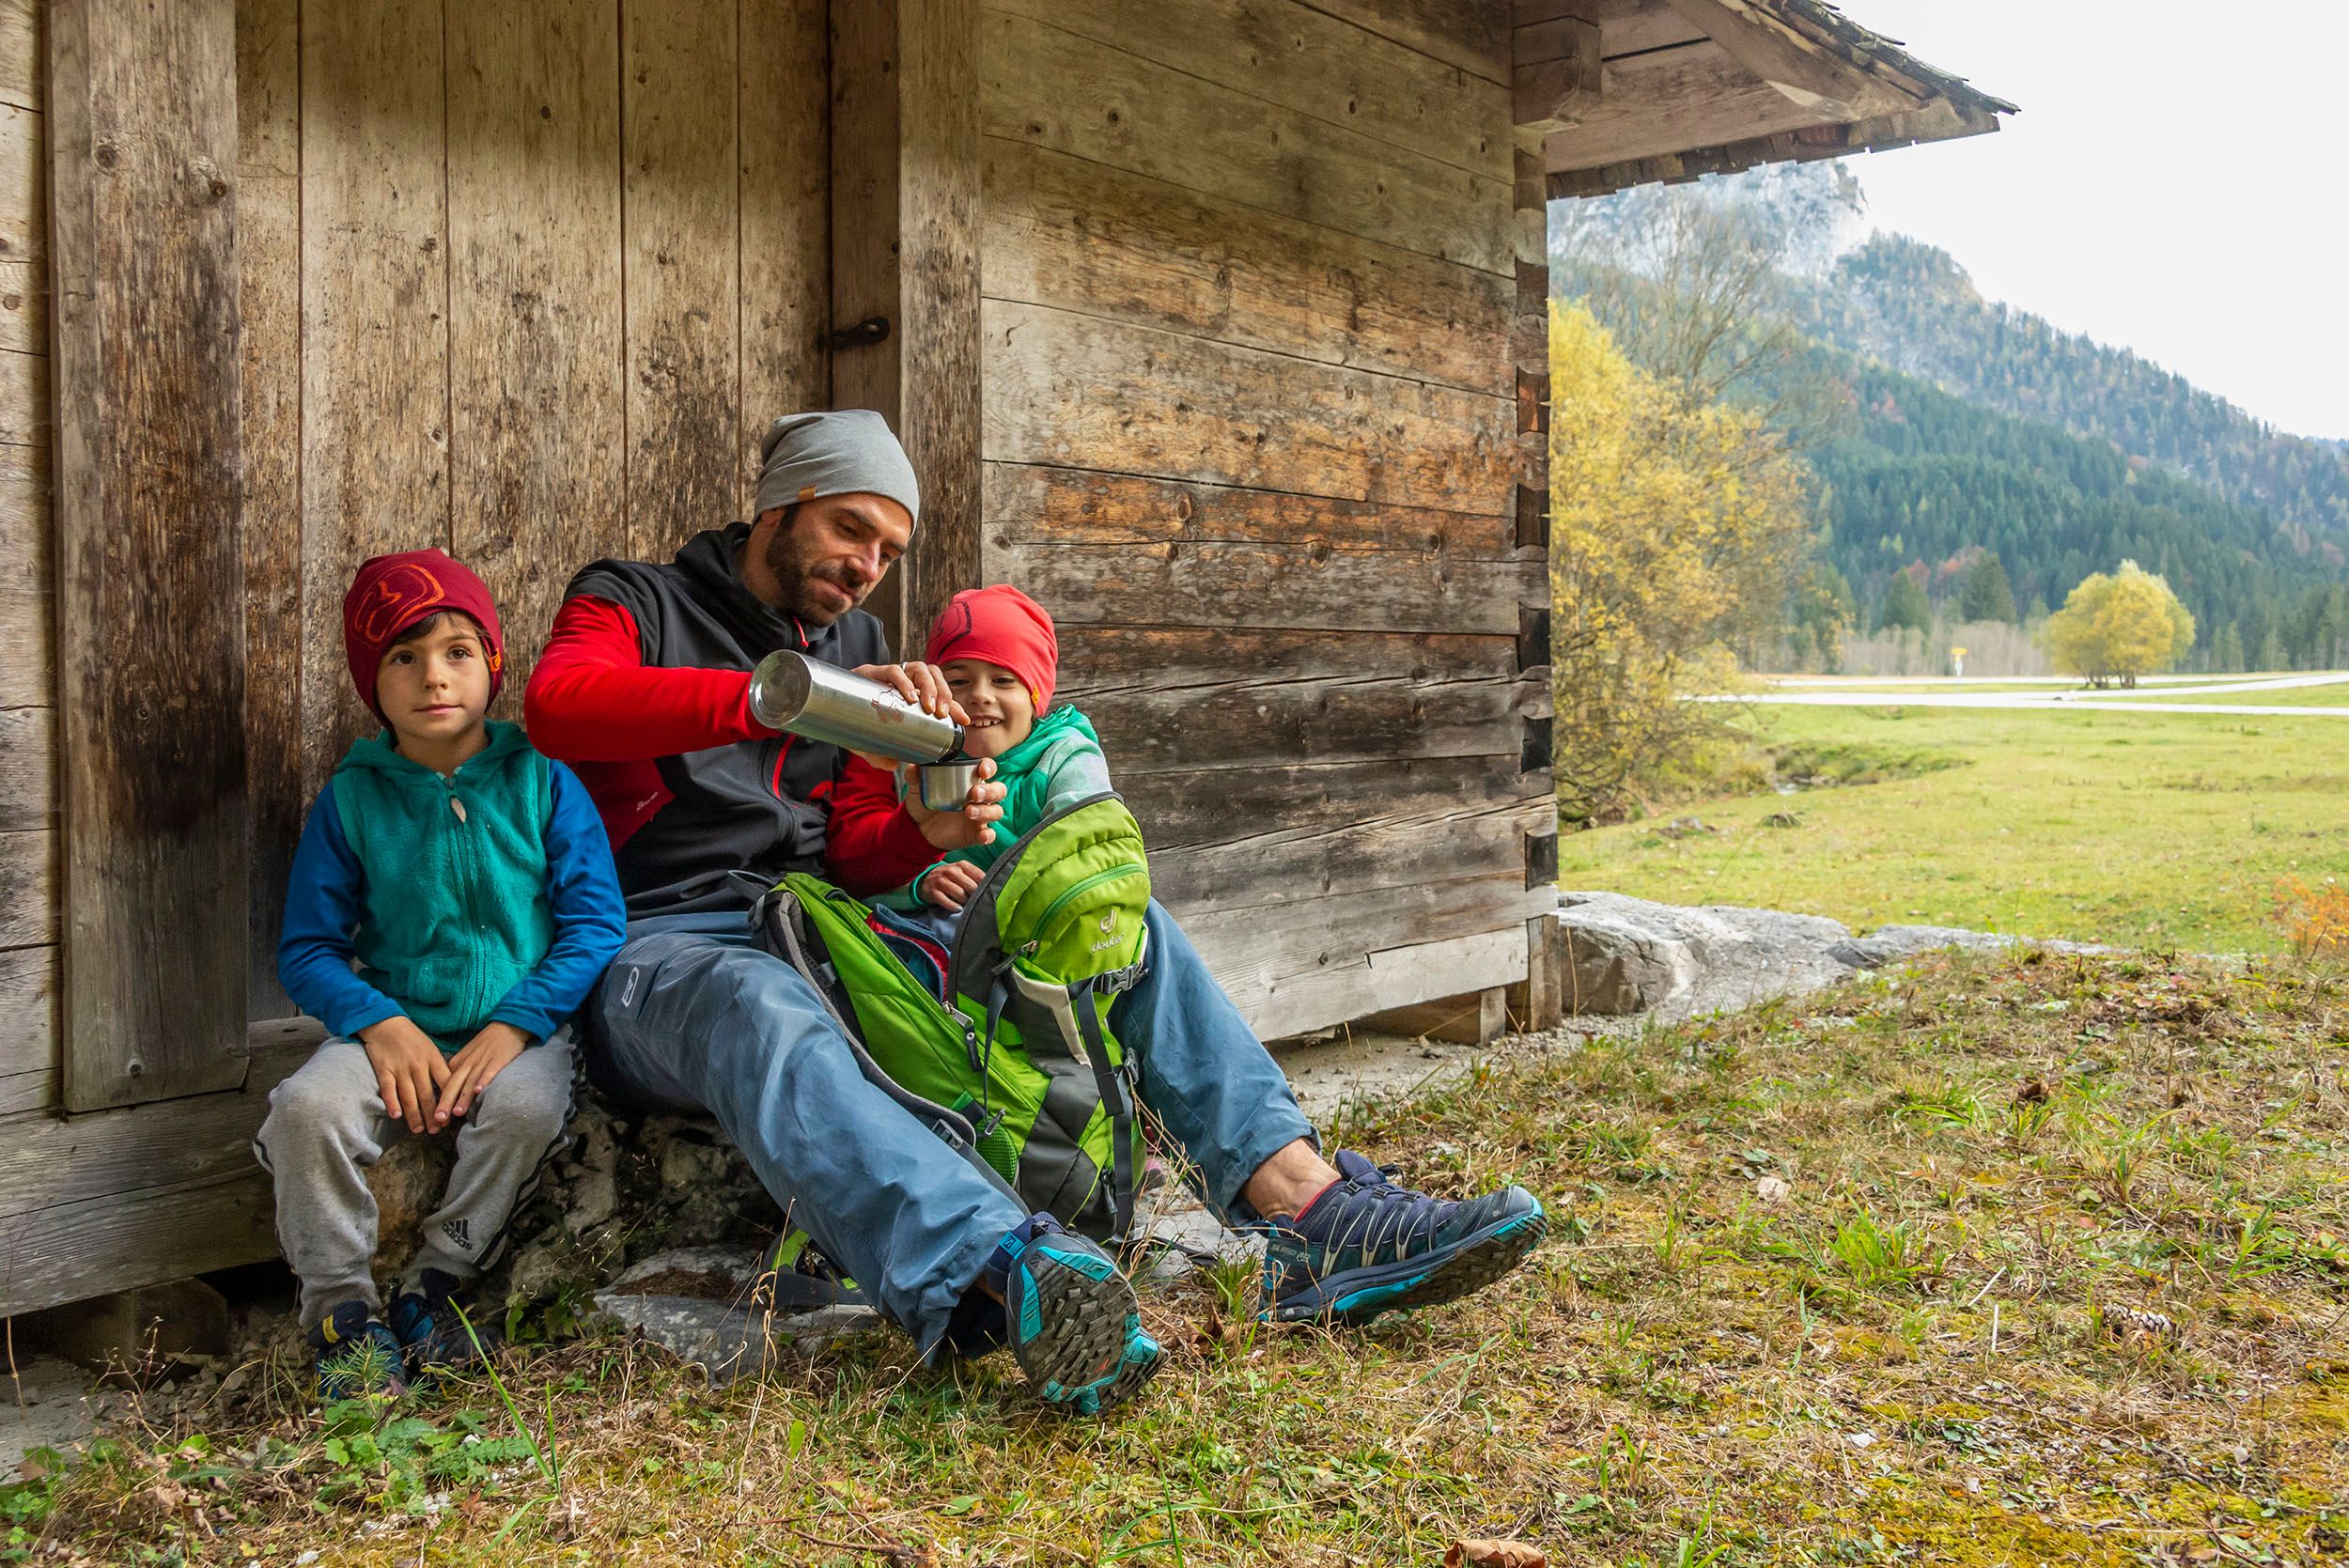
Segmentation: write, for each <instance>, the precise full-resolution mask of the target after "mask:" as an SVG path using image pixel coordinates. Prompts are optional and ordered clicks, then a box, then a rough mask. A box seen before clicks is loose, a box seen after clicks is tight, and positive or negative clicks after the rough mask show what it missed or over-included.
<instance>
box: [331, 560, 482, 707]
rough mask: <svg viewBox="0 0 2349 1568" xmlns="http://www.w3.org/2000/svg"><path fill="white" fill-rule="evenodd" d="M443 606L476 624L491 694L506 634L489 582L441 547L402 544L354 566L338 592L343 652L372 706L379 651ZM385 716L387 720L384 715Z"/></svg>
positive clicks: (380, 657)
mask: <svg viewBox="0 0 2349 1568" xmlns="http://www.w3.org/2000/svg"><path fill="white" fill-rule="evenodd" d="M443 610H457V611H461V612H463V613H465V614H467V615H470V616H472V617H473V618H474V621H476V622H478V623H479V624H480V627H481V633H482V637H483V640H484V641H486V642H487V643H488V644H489V648H488V653H489V656H490V697H491V699H492V700H494V699H495V698H496V696H497V694H498V688H499V687H501V686H503V685H505V684H506V634H505V633H504V632H502V631H500V630H499V629H498V607H497V604H496V601H494V600H493V599H491V598H490V585H489V584H488V583H486V582H482V581H481V579H480V578H478V577H475V576H474V573H473V569H472V568H471V567H467V566H466V565H465V564H464V563H463V562H461V561H459V560H458V559H457V558H456V557H455V556H453V555H450V554H449V553H448V552H447V551H442V550H403V551H400V552H399V553H398V554H397V555H378V556H376V557H374V558H373V559H372V560H369V561H367V562H366V564H365V565H363V566H361V567H360V568H359V575H358V576H356V577H354V578H352V579H351V580H350V592H349V593H347V594H345V595H344V596H343V652H344V654H345V655H347V656H348V657H349V658H350V678H351V680H352V681H353V682H354V683H355V684H356V685H357V686H358V688H359V697H360V700H361V701H362V702H364V703H366V705H367V706H368V707H370V708H372V709H374V712H375V716H376V717H377V718H378V719H381V718H383V710H382V709H381V707H377V706H376V702H375V676H376V672H377V670H378V669H379V668H381V665H382V663H383V655H384V652H385V651H386V650H387V649H389V648H390V647H391V645H392V644H394V643H396V642H397V641H399V634H400V633H401V632H403V631H406V630H407V629H409V628H410V627H412V626H414V625H415V624H416V623H417V622H418V621H421V620H425V619H427V618H428V617H429V616H432V615H436V614H438V613H440V612H442V611H443ZM384 722H387V723H388V722H390V721H388V720H385V721H384Z"/></svg>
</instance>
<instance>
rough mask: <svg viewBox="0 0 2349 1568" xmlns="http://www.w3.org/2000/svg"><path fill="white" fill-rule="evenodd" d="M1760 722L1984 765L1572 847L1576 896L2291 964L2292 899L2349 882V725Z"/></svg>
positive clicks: (1816, 794)
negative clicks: (1626, 896)
mask: <svg viewBox="0 0 2349 1568" xmlns="http://www.w3.org/2000/svg"><path fill="white" fill-rule="evenodd" d="M1756 711H1757V717H1756V719H1755V721H1754V722H1756V724H1757V726H1758V727H1759V730H1760V733H1761V734H1762V735H1763V736H1764V737H1766V740H1767V741H1768V743H1769V744H1770V745H1771V746H1773V747H1774V748H1777V749H1779V750H1780V751H1781V752H1782V753H1789V752H1809V753H1828V752H1832V751H1835V750H1837V749H1843V750H1844V751H1846V752H1847V753H1850V754H1852V755H1854V756H1858V757H1865V756H1868V755H1886V756H1894V757H1897V756H1901V755H1928V756H1936V757H1942V758H1948V757H1955V758H1957V759H1959V760H1960V762H1961V763H1962V766H1956V767H1950V768H1941V769H1939V770H1937V771H1932V772H1926V773H1921V774H1919V775H1918V776H1915V777H1910V778H1901V779H1894V780H1892V781H1891V782H1888V783H1882V784H1865V785H1863V786H1859V787H1849V788H1840V789H1807V790H1803V791H1801V792H1799V793H1797V794H1795V795H1791V796H1779V795H1770V794H1762V795H1747V796H1740V797H1736V798H1733V799H1726V800H1706V801H1703V802H1701V803H1698V804H1695V805H1686V804H1684V805H1678V806H1673V807H1671V808H1669V809H1668V810H1666V811H1663V812H1661V813H1659V815H1658V816H1657V817H1656V818H1651V819H1649V820H1646V821H1641V822H1633V823H1626V824H1623V825H1620V826H1616V827H1610V828H1604V829H1599V830H1596V831H1591V832H1582V833H1567V834H1563V835H1561V837H1560V840H1559V862H1560V866H1559V879H1560V882H1561V884H1562V885H1563V886H1565V887H1568V888H1587V889H1602V890H1606V891H1610V892H1615V893H1631V894H1635V895H1637V896H1640V897H1643V898H1656V899H1662V900H1666V901H1668V902H1672V903H1695V904H1705V903H1718V904H1746V905H1765V906H1769V907H1772V908H1787V909H1798V910H1804V911H1808V912H1811V913H1815V914H1823V915H1829V916H1832V917H1834V918H1835V919H1838V920H1841V921H1843V922H1844V923H1846V924H1850V925H1853V926H1855V927H1861V928H1865V927H1870V926H1875V925H1880V924H1903V923H1926V924H1952V925H1968V926H1975V927H1980V928H1983V929H1986V930H1994V931H2004V932H2012V933H2017V934H2021V935H2026V936H2035V937H2048V938H2054V937H2061V938H2070V939H2077V940H2083V941H2108V942H2115V943H2120V944H2124V945H2131V946H2148V947H2160V948H2178V949H2186V950H2191V951H2197V952H2236V951H2241V952H2276V951H2280V950H2281V949H2282V948H2283V947H2284V946H2285V945H2286V935H2285V931H2284V928H2283V927H2282V925H2281V924H2279V923H2278V922H2277V921H2276V920H2275V919H2274V911H2275V897H2276V891H2277V884H2278V881H2279V878H2282V877H2299V878H2301V879H2302V880H2303V881H2306V882H2308V883H2311V884H2314V883H2317V882H2320V881H2321V880H2323V879H2324V878H2325V877H2338V876H2344V875H2349V725H2343V724H2340V723H2337V722H2334V721H2331V720H2323V719H2267V718H2244V717H2239V716H2231V715H2224V714H2213V715H2211V716H2209V717H2207V718H2203V717H2199V716H2196V715H2191V714H2167V713H2147V714H2126V713H2111V712H2102V711H2091V712H2068V713H2042V712H2036V711H2024V712H2005V711H1998V710H1962V711H1953V710H1950V709H1937V708H1921V707H1915V706H1910V707H1906V708H1904V707H1900V706H1898V705H1894V704H1888V705H1886V706H1883V707H1851V708H1805V707H1776V708H1769V709H1766V710H1756ZM1687 815H1694V816H1696V817H1698V818H1700V819H1701V820H1702V821H1703V823H1704V824H1705V825H1706V826H1707V827H1708V828H1711V829H1717V830H1719V831H1709V832H1682V833H1680V834H1679V835H1678V836H1672V834H1671V833H1670V832H1668V831H1666V830H1667V829H1668V828H1669V823H1668V822H1667V821H1666V820H1664V818H1666V817H1671V816H1687ZM1789 816H1791V817H1792V818H1793V819H1794V825H1793V826H1791V827H1789V826H1784V825H1782V824H1783V823H1784V821H1785V819H1786V818H1787V817H1789ZM1772 819H1776V820H1777V822H1778V824H1780V825H1772Z"/></svg>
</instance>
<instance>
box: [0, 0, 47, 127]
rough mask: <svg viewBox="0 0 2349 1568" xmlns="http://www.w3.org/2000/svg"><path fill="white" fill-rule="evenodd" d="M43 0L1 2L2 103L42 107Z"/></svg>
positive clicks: (6, 0)
mask: <svg viewBox="0 0 2349 1568" xmlns="http://www.w3.org/2000/svg"><path fill="white" fill-rule="evenodd" d="M42 54H43V50H42V47H41V37H40V0H0V103H6V104H9V105H12V106H13V107H16V108H19V109H39V107H40V106H41V86H42V71H41V62H42Z"/></svg>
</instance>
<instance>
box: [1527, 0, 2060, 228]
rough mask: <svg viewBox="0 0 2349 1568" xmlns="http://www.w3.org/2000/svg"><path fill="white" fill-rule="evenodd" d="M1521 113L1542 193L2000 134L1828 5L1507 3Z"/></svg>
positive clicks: (1989, 119)
mask: <svg viewBox="0 0 2349 1568" xmlns="http://www.w3.org/2000/svg"><path fill="white" fill-rule="evenodd" d="M1515 5H1516V18H1515V20H1516V28H1517V33H1516V53H1515V68H1516V69H1515V81H1514V84H1513V85H1514V89H1515V118H1516V121H1517V127H1518V131H1519V146H1520V147H1526V148H1527V149H1528V150H1531V149H1532V145H1533V144H1534V143H1535V142H1536V141H1538V143H1539V146H1540V156H1541V165H1542V169H1543V172H1544V173H1545V175H1546V176H1547V184H1548V194H1549V195H1550V196H1551V197H1552V198H1556V197H1561V196H1594V195H1603V194H1606V193H1608V192H1610V191H1619V190H1622V189H1623V188H1624V187H1625V186H1627V185H1640V184H1646V183H1650V182H1656V181H1662V182H1671V181H1675V180H1686V179H1696V178H1697V177H1698V176H1700V175H1707V174H1726V173H1730V172H1732V171H1734V170H1737V169H1744V168H1750V167H1752V166H1753V165H1755V164H1757V163H1793V162H1799V161H1802V160H1805V159H1812V158H1836V157H1841V156H1843V154H1845V153H1850V152H1865V151H1874V150H1877V149H1880V148H1885V147H1907V146H1910V145H1912V144H1914V143H1918V142H1937V141H1943V140H1947V139H1949V138H1951V137H1955V136H1975V135H1980V134H1982V133H1983V132H1990V131H1996V130H1997V129H1998V128H1999V116H2000V115H2011V114H2014V113H2015V112H2016V111H2015V105H2014V104H2012V103H2009V102H2007V101H2004V100H2003V99H1998V98H1993V97H1991V96H1990V95H1989V94H1987V93H1984V92H1981V91H1979V90H1977V89H1975V88H1973V87H1971V86H1968V85H1967V84H1966V83H1965V82H1964V81H1963V80H1962V79H1960V78H1958V77H1955V76H1952V75H1950V74H1949V73H1947V72H1946V71H1941V70H1935V69H1934V68H1933V67H1931V66H1929V65H1926V64H1925V63H1924V62H1923V61H1921V60H1919V59H1917V58H1916V57H1915V56H1913V55H1910V54H1906V53H1905V52H1904V51H1903V50H1902V49H1901V48H1900V47H1899V45H1898V44H1897V43H1895V42H1894V41H1893V40H1891V39H1886V38H1883V37H1880V36H1879V35H1877V34H1875V33H1872V32H1870V31H1869V30H1868V29H1867V28H1865V27H1862V26H1860V25H1859V24H1858V23H1855V22H1853V21H1851V20H1850V19H1849V18H1847V17H1845V16H1844V15H1843V14H1842V13H1841V12H1840V11H1838V10H1837V9H1836V8H1834V7H1833V6H1830V5H1828V4H1826V3H1825V0H1515Z"/></svg>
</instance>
